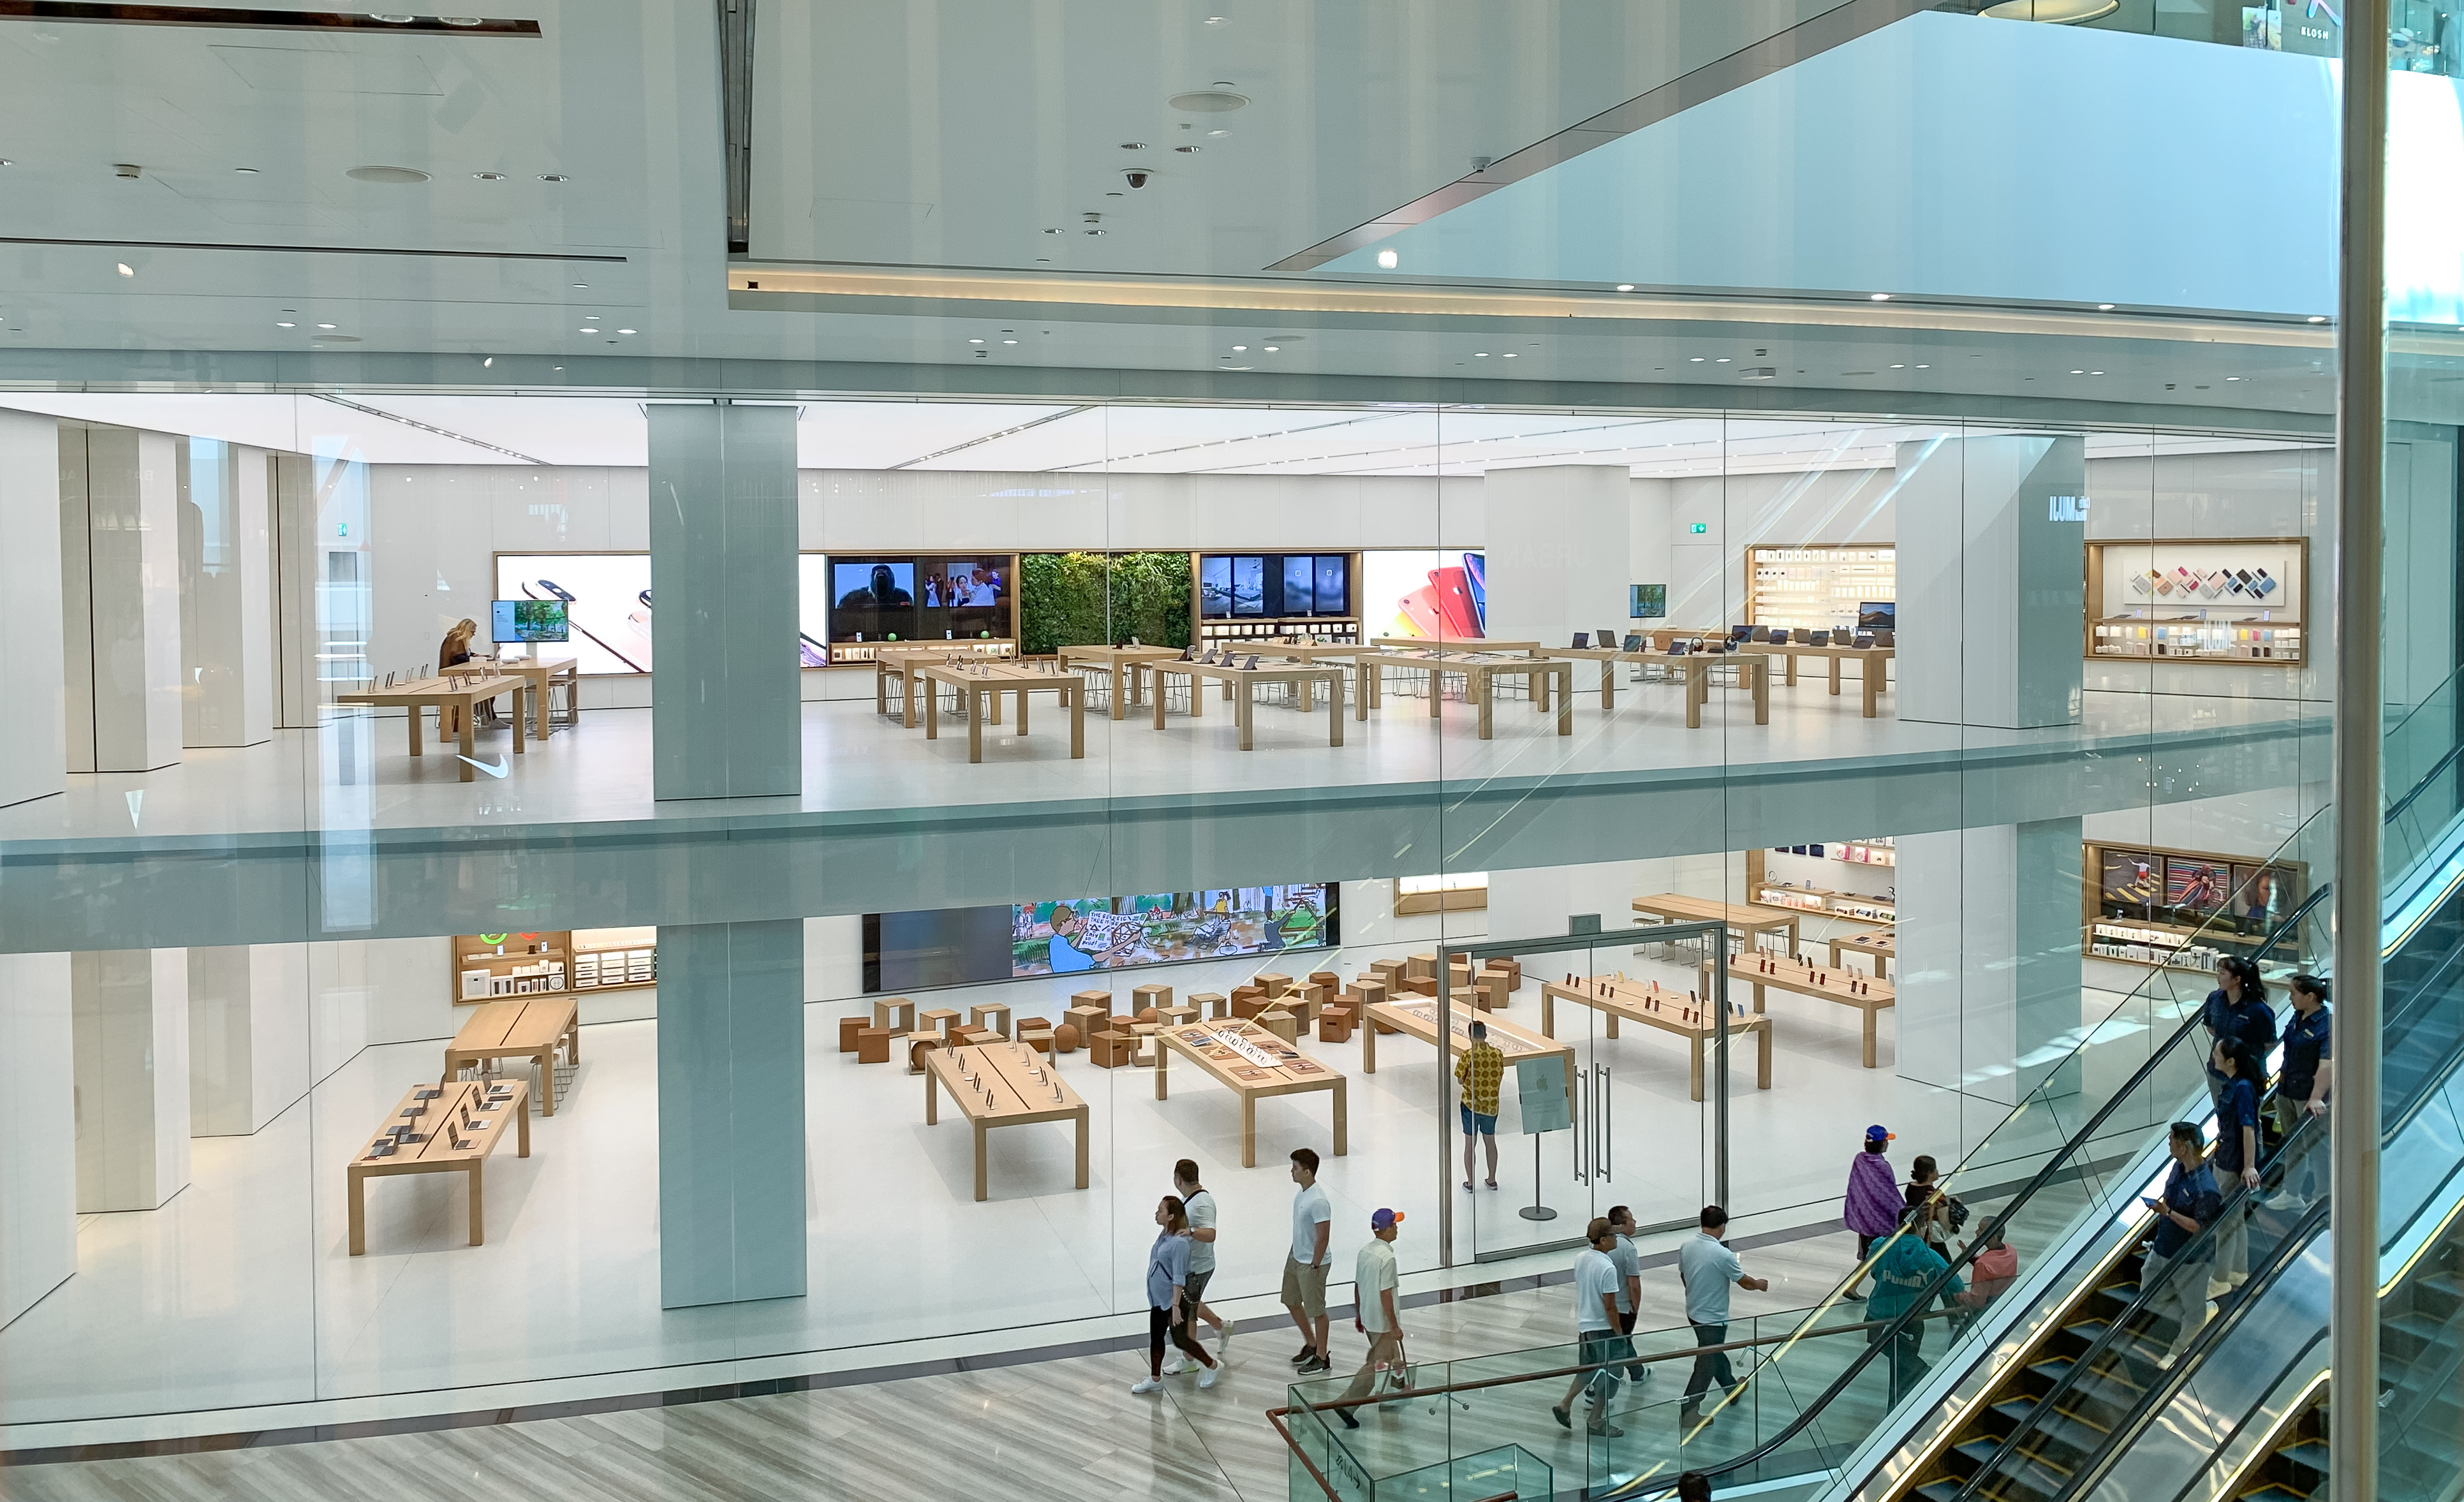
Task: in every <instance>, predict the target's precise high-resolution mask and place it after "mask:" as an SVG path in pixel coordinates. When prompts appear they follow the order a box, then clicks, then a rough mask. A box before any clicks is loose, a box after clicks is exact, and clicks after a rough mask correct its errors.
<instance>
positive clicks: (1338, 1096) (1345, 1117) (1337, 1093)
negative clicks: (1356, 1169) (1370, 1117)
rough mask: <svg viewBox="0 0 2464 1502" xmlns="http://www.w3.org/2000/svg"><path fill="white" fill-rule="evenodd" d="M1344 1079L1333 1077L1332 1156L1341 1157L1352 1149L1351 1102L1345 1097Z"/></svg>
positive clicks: (1338, 1076)
mask: <svg viewBox="0 0 2464 1502" xmlns="http://www.w3.org/2000/svg"><path fill="white" fill-rule="evenodd" d="M1345 1083H1346V1082H1345V1080H1344V1078H1343V1076H1342V1075H1340V1074H1338V1075H1336V1076H1335V1078H1334V1156H1335V1157H1337V1158H1341V1157H1343V1156H1345V1155H1346V1154H1348V1153H1350V1152H1351V1151H1352V1104H1351V1102H1350V1100H1348V1099H1347V1098H1346V1096H1347V1092H1346V1091H1345V1089H1344V1085H1345Z"/></svg>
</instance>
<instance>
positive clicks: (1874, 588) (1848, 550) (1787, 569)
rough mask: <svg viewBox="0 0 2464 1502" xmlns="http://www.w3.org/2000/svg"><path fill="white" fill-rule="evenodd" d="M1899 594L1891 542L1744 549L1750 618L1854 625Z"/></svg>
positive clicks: (1795, 626) (1798, 625)
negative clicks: (1874, 608) (1860, 618)
mask: <svg viewBox="0 0 2464 1502" xmlns="http://www.w3.org/2000/svg"><path fill="white" fill-rule="evenodd" d="M1898 599H1899V553H1898V550H1897V549H1896V548H1894V547H1892V545H1891V544H1889V543H1887V542H1859V543H1857V544H1855V545H1853V546H1839V547H1819V546H1813V545H1800V546H1793V547H1749V548H1748V549H1746V624H1747V625H1749V626H1782V627H1786V628H1788V629H1789V630H1816V631H1825V630H1841V629H1849V630H1853V629H1854V628H1855V627H1856V625H1857V622H1858V619H1859V616H1861V615H1863V614H1865V613H1867V612H1868V611H1869V610H1870V609H1871V608H1872V607H1874V606H1876V605H1887V604H1890V603H1892V602H1895V601H1897V600H1898Z"/></svg>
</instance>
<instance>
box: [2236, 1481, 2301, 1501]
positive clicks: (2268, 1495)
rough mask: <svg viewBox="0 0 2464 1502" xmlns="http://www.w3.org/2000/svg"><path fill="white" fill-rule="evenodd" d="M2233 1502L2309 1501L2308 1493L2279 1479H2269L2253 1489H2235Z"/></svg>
mask: <svg viewBox="0 0 2464 1502" xmlns="http://www.w3.org/2000/svg"><path fill="white" fill-rule="evenodd" d="M2233 1502H2310V1493H2309V1492H2307V1491H2294V1490H2293V1489H2292V1488H2291V1487H2288V1486H2286V1485H2285V1484H2284V1483H2283V1482H2281V1481H2271V1482H2268V1483H2267V1484H2266V1485H2264V1486H2262V1487H2260V1488H2259V1489H2258V1490H2257V1491H2237V1492H2234V1493H2233Z"/></svg>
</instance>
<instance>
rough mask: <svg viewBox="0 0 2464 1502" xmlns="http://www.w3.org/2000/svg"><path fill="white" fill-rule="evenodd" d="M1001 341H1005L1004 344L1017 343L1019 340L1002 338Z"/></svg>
mask: <svg viewBox="0 0 2464 1502" xmlns="http://www.w3.org/2000/svg"><path fill="white" fill-rule="evenodd" d="M1001 342H1002V343H1004V344H1015V343H1017V342H1018V341H1017V340H1014V339H1004V340H1002V341H1001Z"/></svg>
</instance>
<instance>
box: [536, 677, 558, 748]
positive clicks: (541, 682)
mask: <svg viewBox="0 0 2464 1502" xmlns="http://www.w3.org/2000/svg"><path fill="white" fill-rule="evenodd" d="M552 681H553V680H551V679H550V678H549V677H548V675H547V674H544V673H542V674H539V676H538V677H537V678H534V679H532V680H531V724H532V727H533V731H532V733H533V734H535V735H537V736H538V737H539V739H540V740H546V739H547V738H548V734H549V731H548V728H547V701H548V694H549V685H550V683H551V682H552Z"/></svg>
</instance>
